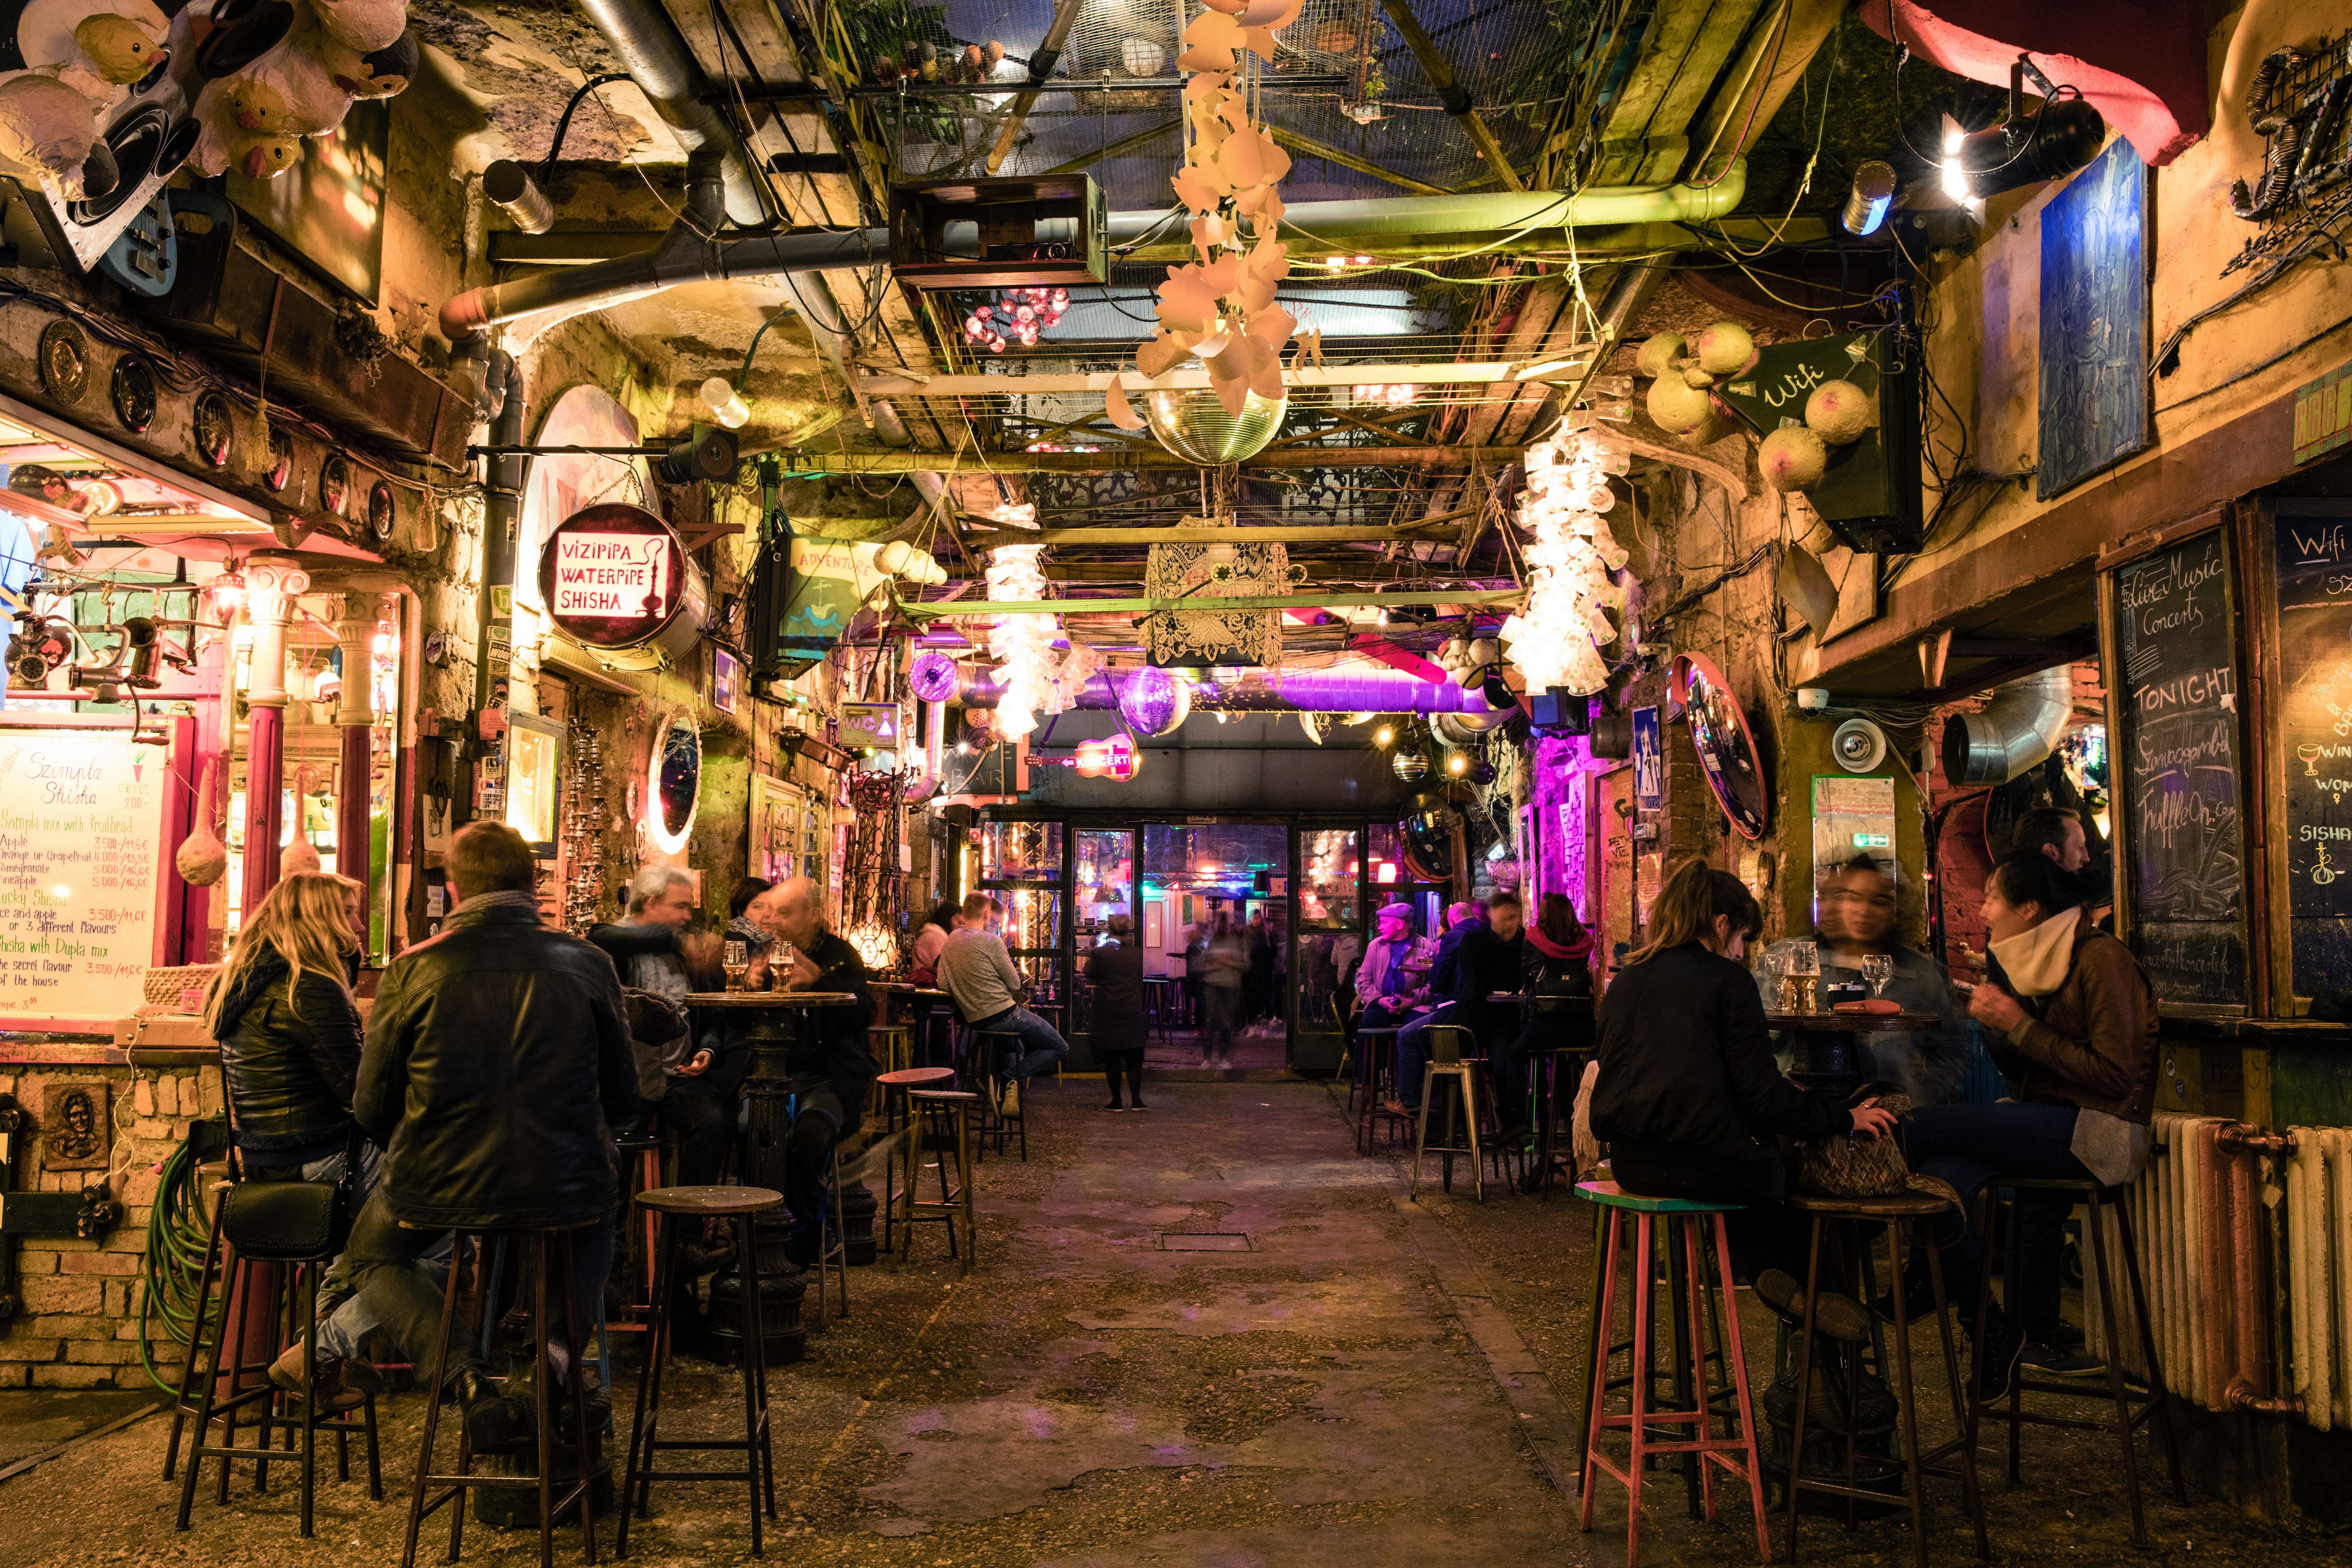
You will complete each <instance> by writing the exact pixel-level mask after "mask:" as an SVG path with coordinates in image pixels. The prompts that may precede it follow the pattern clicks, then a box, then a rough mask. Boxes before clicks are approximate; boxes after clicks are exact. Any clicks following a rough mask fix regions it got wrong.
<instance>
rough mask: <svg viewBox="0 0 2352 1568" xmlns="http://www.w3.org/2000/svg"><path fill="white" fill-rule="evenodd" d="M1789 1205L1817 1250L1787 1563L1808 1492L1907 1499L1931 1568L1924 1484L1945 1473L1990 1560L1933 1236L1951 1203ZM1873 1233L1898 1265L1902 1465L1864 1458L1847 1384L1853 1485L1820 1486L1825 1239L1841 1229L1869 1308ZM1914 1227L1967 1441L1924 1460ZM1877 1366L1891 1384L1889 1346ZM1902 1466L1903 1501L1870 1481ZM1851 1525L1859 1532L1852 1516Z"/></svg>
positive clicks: (1793, 1457)
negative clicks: (1909, 1262) (1817, 1372)
mask: <svg viewBox="0 0 2352 1568" xmlns="http://www.w3.org/2000/svg"><path fill="white" fill-rule="evenodd" d="M1789 1203H1790V1206H1791V1207H1794V1208H1797V1209H1800V1210H1802V1211H1804V1212H1805V1213H1808V1214H1810V1215H1812V1216H1813V1227H1812V1230H1813V1234H1812V1246H1811V1250H1810V1252H1809V1254H1808V1256H1807V1258H1806V1262H1805V1296H1804V1306H1803V1310H1801V1313H1800V1314H1799V1325H1800V1326H1799V1330H1798V1334H1799V1339H1798V1346H1797V1403H1796V1413H1795V1415H1793V1416H1791V1417H1790V1422H1791V1427H1792V1430H1791V1435H1790V1442H1789V1479H1788V1484H1787V1496H1788V1500H1789V1561H1790V1562H1791V1563H1794V1562H1795V1561H1796V1560H1797V1508H1798V1504H1799V1503H1800V1502H1801V1500H1803V1495H1804V1494H1805V1493H1806V1492H1809V1491H1811V1492H1819V1493H1823V1494H1825V1495H1827V1496H1830V1497H1837V1498H1843V1499H1845V1500H1847V1501H1848V1502H1849V1503H1852V1502H1878V1503H1885V1502H1890V1501H1893V1502H1900V1503H1901V1504H1903V1505H1904V1507H1905V1508H1906V1510H1908V1511H1909V1513H1910V1516H1911V1543H1912V1547H1913V1550H1914V1552H1915V1553H1916V1556H1917V1559H1918V1562H1919V1564H1920V1568H1927V1500H1926V1496H1925V1489H1924V1488H1922V1487H1921V1485H1920V1480H1921V1478H1923V1477H1926V1476H1940V1477H1944V1478H1946V1479H1957V1480H1958V1482H1959V1483H1960V1504H1961V1507H1962V1509H1963V1510H1965V1511H1966V1512H1967V1514H1968V1516H1969V1522H1970V1523H1971V1524H1973V1525H1974V1526H1975V1527H1976V1536H1977V1555H1978V1557H1979V1558H1983V1557H1986V1556H1989V1555H1990V1548H1989V1547H1988V1546H1987V1544H1986V1542H1985V1525H1984V1500H1983V1498H1982V1497H1981V1496H1980V1495H1979V1492H1978V1490H1977V1453H1976V1428H1975V1424H1974V1422H1973V1421H1971V1420H1970V1419H1969V1413H1968V1410H1967V1407H1966V1406H1965V1405H1963V1403H1962V1400H1961V1396H1960V1363H1959V1358H1958V1356H1957V1355H1955V1354H1954V1353H1953V1350H1952V1320H1951V1317H1950V1315H1949V1314H1948V1313H1947V1312H1946V1311H1945V1310H1944V1308H1945V1306H1946V1302H1945V1300H1944V1268H1943V1264H1942V1262H1941V1261H1940V1259H1939V1255H1938V1253H1937V1247H1936V1241H1935V1237H1933V1236H1932V1235H1931V1234H1930V1226H1931V1225H1932V1222H1934V1221H1935V1220H1936V1219H1937V1217H1938V1216H1940V1215H1947V1214H1949V1213H1951V1212H1952V1206H1953V1205H1951V1203H1950V1202H1948V1200H1946V1199H1944V1198H1939V1197H1934V1196H1931V1195H1929V1194H1925V1193H1910V1194H1904V1195H1902V1196H1899V1197H1890V1198H1821V1197H1814V1196H1811V1194H1804V1193H1799V1194H1794V1195H1792V1196H1791V1197H1790V1199H1789ZM1832 1226H1842V1227H1843V1229H1844V1232H1845V1237H1844V1239H1845V1242H1846V1247H1845V1249H1844V1256H1845V1258H1848V1259H1850V1260H1851V1261H1852V1262H1853V1265H1854V1266H1855V1267H1857V1268H1859V1269H1860V1271H1861V1284H1860V1289H1859V1291H1858V1294H1859V1297H1860V1299H1861V1300H1864V1301H1868V1300H1873V1299H1874V1297H1875V1296H1876V1290H1875V1289H1874V1287H1873V1284H1872V1279H1871V1263H1870V1257H1871V1246H1872V1241H1873V1238H1872V1237H1871V1236H1870V1234H1869V1229H1868V1227H1870V1226H1883V1227H1884V1228H1885V1232H1886V1247H1887V1255H1888V1257H1889V1258H1892V1259H1894V1261H1895V1290H1894V1292H1893V1294H1894V1301H1895V1334H1894V1340H1895V1378H1894V1380H1893V1381H1894V1388H1895V1413H1896V1419H1897V1420H1898V1421H1900V1423H1901V1424H1902V1434H1903V1458H1901V1459H1900V1460H1889V1459H1882V1458H1877V1457H1876V1456H1874V1455H1868V1454H1862V1453H1859V1452H1857V1445H1856V1443H1855V1440H1854V1433H1853V1426H1854V1422H1853V1418H1852V1410H1851V1406H1852V1404H1853V1387H1852V1380H1851V1379H1849V1380H1848V1387H1847V1405H1848V1406H1849V1410H1848V1418H1847V1419H1846V1421H1845V1423H1844V1425H1845V1427H1846V1432H1845V1437H1844V1442H1845V1480H1844V1482H1843V1484H1841V1483H1839V1482H1835V1481H1823V1480H1814V1479H1809V1478H1807V1476H1806V1475H1805V1473H1804V1465H1805V1416H1806V1414H1807V1412H1808V1410H1809V1409H1810V1408H1811V1405H1812V1375H1813V1343H1814V1336H1813V1314H1814V1310H1815V1309H1816V1308H1817V1306H1818V1305H1819V1303H1820V1300H1821V1286H1822V1238H1823V1237H1825V1236H1827V1235H1828V1234H1829V1233H1830V1230H1831V1228H1832ZM1905 1226H1910V1227H1912V1229H1913V1232H1914V1235H1913V1238H1912V1245H1913V1246H1914V1247H1925V1248H1926V1249H1927V1279H1928V1283H1929V1286H1930V1287H1931V1289H1933V1292H1934V1296H1933V1300H1934V1302H1935V1315H1936V1331H1937V1334H1938V1335H1939V1336H1940V1337H1941V1338H1942V1341H1943V1350H1944V1381H1945V1383H1946V1384H1947V1385H1948V1388H1949V1391H1950V1394H1951V1400H1952V1421H1953V1424H1954V1426H1957V1427H1958V1430H1959V1434H1960V1435H1959V1436H1957V1437H1955V1438H1953V1439H1952V1440H1951V1441H1950V1442H1948V1443H1946V1444H1944V1445H1943V1446H1942V1447H1938V1448H1936V1449H1933V1450H1932V1451H1929V1452H1926V1453H1922V1452H1921V1451H1920V1448H1919V1412H1918V1405H1917V1400H1916V1397H1915V1390H1914V1389H1913V1386H1912V1379H1911V1324H1910V1321H1909V1319H1908V1318H1907V1317H1906V1310H1907V1309H1906V1303H1905V1301H1904V1296H1905V1294H1906V1292H1905V1290H1904V1289H1903V1285H1902V1274H1903V1268H1902V1232H1903V1228H1904V1227H1905ZM1977 1321H1978V1322H1979V1323H1981V1322H1983V1321H1984V1320H1983V1318H1981V1317H1979V1319H1978V1320H1977ZM1854 1353H1855V1355H1856V1356H1857V1357H1858V1356H1859V1355H1860V1354H1861V1352H1860V1350H1859V1349H1857V1350H1856V1351H1855V1352H1854ZM1877 1361H1878V1368H1879V1374H1880V1376H1881V1377H1882V1378H1884V1377H1885V1372H1886V1352H1885V1347H1884V1346H1883V1345H1882V1346H1880V1347H1879V1349H1878V1351H1877ZM1955 1455H1957V1456H1958V1459H1959V1465H1958V1468H1949V1467H1947V1466H1946V1465H1945V1464H1944V1462H1943V1461H1945V1460H1946V1459H1948V1458H1952V1457H1953V1456H1955ZM1895 1468H1899V1469H1900V1471H1901V1473H1902V1476H1903V1492H1902V1494H1901V1495H1900V1496H1899V1497H1890V1496H1889V1495H1888V1494H1887V1493H1886V1492H1885V1491H1883V1490H1880V1489H1877V1488H1874V1487H1872V1486H1869V1485H1868V1484H1867V1483H1868V1482H1869V1481H1871V1480H1873V1479H1885V1476H1886V1474H1887V1473H1888V1472H1889V1471H1890V1470H1893V1469H1895ZM1848 1528H1852V1513H1851V1511H1850V1510H1849V1514H1848Z"/></svg>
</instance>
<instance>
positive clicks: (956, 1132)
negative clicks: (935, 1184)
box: [902, 1089, 980, 1274]
mask: <svg viewBox="0 0 2352 1568" xmlns="http://www.w3.org/2000/svg"><path fill="white" fill-rule="evenodd" d="M907 1100H908V1110H909V1113H910V1114H911V1115H912V1117H913V1119H914V1121H913V1129H912V1143H913V1154H912V1163H913V1169H912V1170H911V1171H910V1172H909V1173H908V1183H907V1215H906V1225H907V1238H906V1243H905V1247H906V1251H905V1252H904V1254H902V1258H912V1257H913V1256H914V1253H915V1227H916V1226H918V1225H945V1226H947V1232H948V1256H949V1257H950V1258H953V1259H955V1260H957V1261H959V1262H961V1264H962V1265H963V1271H964V1272H965V1273H967V1274H969V1273H971V1266H972V1262H973V1259H974V1257H975V1255H976V1254H977V1253H978V1252H979V1250H980V1226H979V1219H978V1216H977V1215H976V1214H975V1213H974V1211H973V1208H972V1192H971V1142H972V1138H971V1119H972V1114H973V1111H974V1110H975V1109H976V1108H977V1107H978V1105H979V1103H980V1096H978V1095H976V1094H974V1093H972V1092H971V1090H970V1089H909V1090H908V1092H907ZM927 1153H928V1154H929V1155H930V1156H931V1161H930V1163H932V1164H933V1165H934V1166H936V1167H937V1169H938V1171H939V1173H940V1183H939V1185H940V1195H939V1196H938V1197H936V1198H926V1197H924V1196H923V1195H922V1175H923V1156H924V1155H925V1154H927ZM959 1225H961V1226H962V1228H963V1239H962V1241H961V1243H959V1242H958V1240H957V1238H956V1228H957V1226H959Z"/></svg>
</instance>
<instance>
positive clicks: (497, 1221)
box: [348, 822, 638, 1448]
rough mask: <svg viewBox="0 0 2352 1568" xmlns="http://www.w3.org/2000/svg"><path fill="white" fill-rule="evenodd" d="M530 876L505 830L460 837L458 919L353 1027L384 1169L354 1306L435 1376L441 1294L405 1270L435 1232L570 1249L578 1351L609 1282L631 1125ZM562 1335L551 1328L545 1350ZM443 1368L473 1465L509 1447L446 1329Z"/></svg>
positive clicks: (512, 1418) (483, 1384) (617, 1000)
mask: <svg viewBox="0 0 2352 1568" xmlns="http://www.w3.org/2000/svg"><path fill="white" fill-rule="evenodd" d="M532 869H533V868H532V863H531V855H530V846H529V845H527V844H526V843H524V841H523V839H522V837H521V835H520V834H518V833H516V832H515V831H514V829H512V828H510V827H508V826H505V825H504V824H502V823H495V822H477V823H473V824H471V825H469V826H467V827H466V828H464V829H463V830H461V831H460V832H459V833H458V835H457V837H456V838H455V839H453V840H452V841H451V843H450V847H449V857H448V872H449V879H450V881H451V882H452V883H453V884H455V886H456V888H457V895H458V904H457V912H456V913H455V914H454V915H453V916H452V917H451V918H450V920H449V921H448V922H447V924H446V925H445V926H444V927H443V928H442V931H441V933H440V934H439V935H438V936H436V937H435V938H433V939H432V940H431V941H429V942H422V943H420V944H418V945H417V946H415V947H412V948H410V949H409V950H408V951H407V952H404V953H402V954H401V955H400V956H399V957H398V958H397V959H395V960H394V961H393V963H392V966H391V967H390V968H389V969H387V970H386V971H385V972H384V975H383V984H381V985H380V986H379V987H378V988H377V992H376V1000H375V1009H374V1012H373V1016H371V1018H370V1019H369V1026H368V1039H367V1049H366V1052H365V1054H364V1055H363V1056H362V1058H361V1061H360V1073H359V1084H358V1091H357V1094H356V1097H355V1099H354V1101H353V1105H352V1110H353V1113H354V1114H355V1115H356V1116H357V1118H358V1120H359V1123H360V1125H361V1127H362V1129H364V1130H365V1131H367V1133H368V1135H369V1136H370V1137H372V1138H373V1139H375V1140H376V1142H379V1143H382V1144H383V1145H384V1147H385V1148H386V1149H387V1150H388V1151H389V1154H388V1158H387V1161H386V1165H387V1169H386V1171H385V1173H384V1175H383V1181H382V1182H381V1183H380V1184H378V1186H377V1188H376V1191H375V1193H374V1194H373V1196H372V1197H371V1198H370V1199H369V1200H368V1202H367V1205H366V1206H365V1207H364V1208H362V1210H361V1211H360V1215H359V1218H358V1221H357V1222H356V1223H355V1224H354V1225H353V1226H352V1239H351V1245H350V1247H349V1249H348V1255H349V1257H350V1258H351V1259H352V1277H353V1279H355V1281H356V1282H357V1283H358V1285H359V1288H360V1291H361V1295H362V1300H363V1302H364V1304H365V1305H366V1306H367V1307H368V1308H369V1310H371V1311H372V1312H373V1314H374V1315H375V1317H376V1319H377V1320H378V1321H379V1322H381V1323H382V1324H383V1327H384V1329H385V1330H386V1331H388V1332H389V1333H390V1334H391V1335H392V1336H393V1337H394V1339H395V1340H396V1341H397V1342H399V1344H400V1346H401V1349H402V1350H403V1351H404V1352H406V1353H407V1356H408V1359H409V1361H410V1362H411V1363H414V1364H415V1366H417V1367H418V1368H420V1369H422V1368H425V1367H428V1366H430V1365H432V1364H433V1352H434V1344H435V1341H436V1337H437V1335H438V1333H439V1330H440V1318H441V1300H440V1294H441V1293H440V1291H439V1290H438V1289H436V1288H435V1287H434V1286H433V1285H432V1283H431V1282H430V1280H429V1279H427V1278H426V1277H425V1275H424V1273H423V1272H422V1271H421V1270H420V1269H419V1268H418V1267H417V1262H416V1260H417V1259H418V1258H420V1257H421V1256H422V1255H423V1254H424V1253H425V1251H426V1250H428V1249H429V1248H430V1247H432V1245H433V1244H434V1242H436V1240H437V1239H439V1237H441V1236H442V1235H444V1234H445V1233H446V1231H448V1230H450V1229H452V1228H464V1229H496V1228H499V1227H504V1226H559V1227H562V1228H564V1229H567V1230H569V1231H571V1233H572V1256H573V1268H574V1272H573V1279H572V1300H573V1307H572V1311H573V1313H574V1314H575V1317H574V1323H575V1326H576V1329H577V1331H578V1333H579V1335H580V1336H581V1337H582V1338H583V1339H584V1337H585V1335H586V1333H587V1332H588V1331H589V1329H590V1328H591V1326H592V1325H593V1323H594V1321H595V1313H596V1309H597V1306H598V1304H599V1302H600V1301H601V1300H603V1297H604V1276H605V1274H606V1272H607V1270H608V1269H609V1268H610V1267H611V1264H612V1257H613V1226H612V1218H613V1209H614V1201H615V1200H614V1194H615V1193H616V1192H617V1190H618V1184H619V1165H618V1159H617V1156H616V1155H615V1153H614V1149H613V1139H612V1132H611V1123H612V1122H613V1121H617V1120H619V1119H621V1118H623V1117H626V1116H631V1115H634V1114H635V1113H636V1110H637V1108H638V1100H637V1081H636V1067H635V1062H634V1060H633V1059H632V1058H631V1055H630V1050H629V1032H628V1026H627V1024H626V1022H625V1020H624V1018H623V1016H622V1012H621V984H620V980H619V978H618V977H617V976H616V975H615V974H614V971H613V963H612V960H611V959H609V958H607V957H605V956H604V953H602V952H598V951H597V950H596V949H595V948H593V947H591V946H589V945H588V944H587V943H586V942H582V941H580V940H579V939H578V938H576V937H572V936H567V935H565V934H564V933H563V932H562V931H552V930H550V929H548V928H547V927H545V926H543V925H541V923H540V919H539V907H538V902H537V900H536V899H535V898H534V896H533V895H532V892H531V886H532ZM563 1326H564V1325H563V1321H562V1316H561V1314H560V1312H559V1314H558V1316H557V1317H556V1320H555V1321H554V1322H553V1323H551V1325H550V1330H551V1334H552V1335H553V1336H554V1337H556V1338H558V1339H561V1337H562V1329H563ZM575 1348H576V1347H575ZM567 1353H568V1352H567ZM449 1365H450V1367H451V1369H452V1371H451V1374H450V1380H451V1383H452V1384H453V1391H454V1392H455V1394H457V1397H458V1399H459V1400H460V1401H461V1402H462V1403H463V1405H464V1406H465V1409H466V1425H467V1432H468V1434H469V1435H470V1436H471V1437H472V1438H473V1441H474V1444H475V1446H476V1447H477V1448H479V1447H484V1446H487V1445H489V1444H493V1443H498V1442H502V1441H507V1440H509V1439H511V1438H513V1437H515V1436H520V1434H521V1432H522V1430H523V1426H524V1422H523V1413H522V1411H521V1410H520V1407H519V1406H518V1405H516V1404H514V1403H513V1402H510V1401H509V1400H507V1399H505V1398H503V1397H501V1396H500V1395H499V1394H498V1393H497V1392H496V1391H495V1390H494V1389H493V1388H492V1387H491V1385H490V1384H488V1382H487V1381H486V1380H485V1378H484V1375H483V1363H482V1352H481V1347H479V1346H478V1345H477V1344H476V1343H475V1342H474V1339H473V1335H472V1333H471V1332H470V1331H469V1330H468V1329H467V1327H466V1325H465V1321H464V1319H463V1316H462V1315H461V1316H460V1318H459V1320H458V1323H457V1328H456V1331H455V1332H454V1333H453V1334H452V1336H451V1341H450V1347H449ZM557 1370H559V1371H560V1370H561V1369H557Z"/></svg>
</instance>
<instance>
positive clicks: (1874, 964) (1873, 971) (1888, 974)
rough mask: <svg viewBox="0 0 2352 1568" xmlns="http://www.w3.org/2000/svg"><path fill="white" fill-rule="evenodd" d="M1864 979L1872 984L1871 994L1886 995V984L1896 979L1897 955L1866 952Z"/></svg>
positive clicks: (1863, 967) (1863, 958)
mask: <svg viewBox="0 0 2352 1568" xmlns="http://www.w3.org/2000/svg"><path fill="white" fill-rule="evenodd" d="M1862 977H1863V978H1864V980H1866V981H1868V982H1870V994H1871V995H1872V996H1874V997H1876V996H1879V995H1882V994H1885V990H1886V983H1887V982H1888V981H1890V980H1892V979H1894V978H1895V955H1894V954H1893V953H1891V952H1865V953H1864V954H1863V955H1862Z"/></svg>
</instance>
